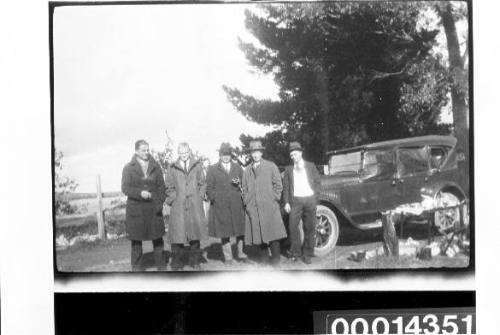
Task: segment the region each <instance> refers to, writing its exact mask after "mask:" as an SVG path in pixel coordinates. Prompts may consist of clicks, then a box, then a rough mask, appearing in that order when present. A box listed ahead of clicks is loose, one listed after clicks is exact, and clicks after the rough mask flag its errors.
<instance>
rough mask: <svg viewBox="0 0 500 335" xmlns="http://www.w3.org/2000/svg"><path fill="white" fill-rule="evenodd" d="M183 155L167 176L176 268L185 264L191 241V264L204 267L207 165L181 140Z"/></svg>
mask: <svg viewBox="0 0 500 335" xmlns="http://www.w3.org/2000/svg"><path fill="white" fill-rule="evenodd" d="M178 154H179V159H178V160H177V161H176V162H175V163H173V164H172V166H171V167H170V168H169V169H168V172H167V176H166V187H167V198H166V200H165V202H166V203H167V205H169V206H171V209H170V218H169V227H168V240H169V242H170V243H171V248H172V263H171V267H172V270H180V269H182V268H183V263H182V255H183V254H184V252H185V250H184V245H185V244H189V252H188V253H189V265H190V266H191V267H192V268H194V269H200V260H201V249H200V240H201V239H202V238H203V233H202V231H203V223H204V220H205V212H204V210H203V198H204V197H205V192H206V184H205V176H204V173H203V168H202V165H201V163H200V162H199V161H198V160H195V159H194V158H193V157H192V155H191V149H190V148H189V145H188V144H187V143H180V144H179V148H178Z"/></svg>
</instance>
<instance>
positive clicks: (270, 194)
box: [242, 140, 287, 266]
mask: <svg viewBox="0 0 500 335" xmlns="http://www.w3.org/2000/svg"><path fill="white" fill-rule="evenodd" d="M264 149H265V148H264V147H263V146H262V143H261V142H260V141H255V140H254V141H250V146H249V151H250V153H251V156H252V160H253V162H252V164H250V165H249V166H247V168H246V169H245V171H244V172H243V181H242V191H243V203H244V204H245V210H246V213H247V216H246V221H245V243H246V244H247V245H252V244H253V245H260V250H261V258H262V260H263V261H268V259H269V251H268V249H271V264H272V265H274V266H279V264H280V244H279V240H280V239H283V238H286V236H287V235H286V230H285V226H284V224H283V219H282V218H281V213H280V204H279V201H280V199H281V191H282V190H283V186H282V183H281V176H280V172H279V170H278V167H277V166H276V164H274V163H273V162H271V161H268V160H265V159H262V152H263V150H264Z"/></svg>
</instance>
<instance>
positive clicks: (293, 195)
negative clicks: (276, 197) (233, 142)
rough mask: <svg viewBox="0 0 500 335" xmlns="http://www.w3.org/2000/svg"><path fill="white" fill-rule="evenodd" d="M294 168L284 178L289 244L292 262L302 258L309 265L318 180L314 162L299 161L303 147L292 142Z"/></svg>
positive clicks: (289, 169) (318, 191)
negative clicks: (301, 231) (300, 224)
mask: <svg viewBox="0 0 500 335" xmlns="http://www.w3.org/2000/svg"><path fill="white" fill-rule="evenodd" d="M288 151H289V152H290V158H291V159H292V162H293V165H289V166H287V167H286V169H285V173H284V175H283V203H284V209H285V211H286V212H287V213H289V214H290V217H289V231H290V236H289V241H290V249H291V250H290V251H291V254H292V261H297V260H298V259H299V258H302V260H303V262H304V263H306V264H311V257H312V256H314V233H315V223H316V205H317V203H318V196H319V193H320V186H321V182H320V177H319V173H318V169H316V166H314V164H313V163H311V162H307V161H305V160H304V159H303V158H302V152H303V148H302V146H301V145H300V143H298V142H291V143H290V145H289V148H288ZM301 219H302V226H303V230H304V242H303V243H301V242H300V233H299V222H300V220H301Z"/></svg>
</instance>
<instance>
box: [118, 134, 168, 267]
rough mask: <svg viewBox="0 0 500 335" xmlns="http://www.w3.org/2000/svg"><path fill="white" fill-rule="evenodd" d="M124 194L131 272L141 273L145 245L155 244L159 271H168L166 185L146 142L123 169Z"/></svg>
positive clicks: (138, 143) (138, 147)
mask: <svg viewBox="0 0 500 335" xmlns="http://www.w3.org/2000/svg"><path fill="white" fill-rule="evenodd" d="M122 192H123V193H124V194H125V195H126V196H127V206H126V209H125V213H126V214H125V216H126V218H125V228H126V233H127V237H128V238H129V239H130V240H131V244H132V250H131V265H132V270H133V271H139V270H141V269H142V268H141V259H142V241H153V254H154V259H155V264H156V266H157V268H158V269H159V270H162V269H165V262H164V260H163V234H165V226H164V224H163V217H162V209H163V201H164V200H165V181H164V179H163V172H162V170H161V167H160V165H159V164H158V163H157V162H156V161H155V160H154V159H153V157H151V155H150V154H149V145H148V143H147V142H146V141H144V140H139V141H137V142H136V143H135V154H134V156H133V157H132V159H131V160H130V162H129V163H128V164H127V165H125V167H124V168H123V173H122Z"/></svg>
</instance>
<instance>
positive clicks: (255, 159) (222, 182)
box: [122, 140, 320, 270]
mask: <svg viewBox="0 0 500 335" xmlns="http://www.w3.org/2000/svg"><path fill="white" fill-rule="evenodd" d="M138 142H139V141H138ZM138 142H136V152H135V155H134V157H133V158H132V161H131V162H130V163H129V164H127V166H125V169H124V173H123V176H122V190H123V192H124V193H125V194H126V195H127V197H128V198H127V214H126V216H127V218H126V227H127V236H128V237H129V239H131V241H132V259H131V261H132V269H133V270H139V269H140V266H139V263H138V257H139V256H140V255H142V249H140V250H138V246H139V245H140V246H141V248H142V241H144V240H152V241H153V245H154V250H155V252H154V253H155V262H156V261H158V263H157V267H158V268H159V269H164V268H165V267H166V265H164V264H162V263H161V260H160V256H157V254H158V253H159V252H160V249H161V252H163V243H160V242H159V238H161V237H162V235H163V234H161V235H160V236H158V235H159V233H156V234H150V233H151V232H152V231H153V230H154V229H153V230H152V229H151V228H148V227H150V226H156V225H157V224H158V223H157V221H158V219H161V209H160V208H161V207H162V206H163V204H164V203H165V204H167V205H168V206H170V215H169V220H168V241H169V243H170V244H171V250H172V261H171V263H170V266H171V268H172V270H181V269H182V268H183V266H184V260H185V258H186V257H185V256H187V260H188V264H189V265H190V266H191V267H192V268H194V269H200V262H201V261H202V259H203V258H202V251H201V248H200V240H201V239H202V238H203V237H204V231H203V227H204V222H205V220H204V219H205V212H204V210H203V201H204V200H208V201H209V202H210V208H209V211H208V235H209V236H211V237H214V238H218V239H220V240H221V245H222V254H223V259H224V262H225V263H226V264H227V265H231V264H232V263H233V260H235V259H236V260H238V261H241V262H248V256H247V254H246V253H245V252H244V245H247V246H250V245H258V246H259V250H260V251H259V252H260V255H259V256H260V257H259V258H260V261H261V262H263V263H270V264H272V265H274V266H279V264H280V254H281V250H280V241H281V240H283V239H285V238H288V241H289V245H290V250H289V251H288V253H289V256H290V259H291V261H292V262H298V261H299V260H302V261H303V262H304V263H306V264H310V263H311V257H312V256H313V253H314V232H315V222H316V204H317V201H318V195H319V190H320V177H319V173H318V170H317V169H316V167H315V166H314V164H312V163H310V162H307V161H305V160H304V159H303V158H302V153H303V148H302V146H301V145H300V144H299V143H298V142H291V143H290V144H289V153H290V158H291V160H292V163H293V164H291V165H290V166H287V167H286V169H285V171H284V174H283V177H282V175H281V174H280V172H279V170H278V167H277V166H276V164H274V163H273V162H271V161H269V160H266V159H263V158H262V155H263V152H264V150H265V148H264V147H263V146H262V143H261V141H257V140H255V141H251V142H250V144H249V148H248V151H249V154H250V155H251V158H252V159H251V163H250V164H249V165H247V166H246V167H242V166H241V165H240V164H239V163H237V162H234V161H233V149H232V148H231V146H230V145H229V143H222V145H221V146H220V149H219V161H218V162H217V163H216V164H214V165H211V166H210V167H209V168H208V170H207V171H204V169H203V167H202V164H201V163H200V162H199V161H197V160H194V159H193V157H192V155H191V150H190V148H189V146H188V144H187V143H181V144H180V145H179V147H178V156H179V158H178V160H177V161H176V162H175V163H173V164H172V165H171V166H170V167H169V168H168V169H167V172H166V177H165V181H164V183H163V180H160V179H159V178H158V177H157V176H156V175H154V174H153V173H151V172H154V171H155V169H154V168H153V167H154V166H156V165H157V163H156V162H154V160H153V158H152V157H151V156H150V155H144V154H143V151H144V150H145V149H146V150H147V149H149V148H148V147H145V146H144V144H145V145H147V143H146V142H144V141H143V143H142V142H141V143H142V145H141V143H139V145H138ZM145 162H148V164H149V165H152V166H153V167H148V166H146V167H145V164H146V163H145ZM130 165H132V166H135V175H133V174H132V175H131V173H130V171H129V170H130V169H131V168H130ZM138 167H141V168H142V169H139V168H138ZM140 172H142V175H139V174H140ZM148 172H149V174H148ZM133 176H135V178H133ZM148 179H153V180H149V182H148ZM162 184H164V185H162ZM141 188H143V189H141ZM134 191H135V192H134ZM143 191H146V192H148V193H149V195H148V194H143V193H142V192H143ZM143 195H145V197H143ZM148 203H150V204H153V205H151V206H150V207H148V205H147V204H148ZM137 204H140V205H143V206H142V211H138V210H136V209H134V207H135V206H137ZM281 206H283V209H284V210H285V211H286V212H287V213H288V214H289V229H288V230H289V232H288V233H287V230H286V228H285V225H284V222H283V219H282V215H281ZM151 214H152V215H153V216H154V217H153V218H151ZM141 217H142V220H141V219H140V218H141ZM301 219H302V221H303V231H304V240H303V242H301V240H300V232H299V222H300V220H301ZM139 221H140V222H139ZM138 225H139V226H141V227H142V229H143V230H144V229H145V230H147V233H149V234H139V235H138V234H135V233H136V231H137V230H138V229H137V226H138ZM139 230H140V229H139ZM231 238H234V239H235V240H236V248H235V249H236V250H235V251H236V253H235V255H234V256H233V250H232V246H231ZM269 251H270V252H269ZM269 254H270V255H269Z"/></svg>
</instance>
